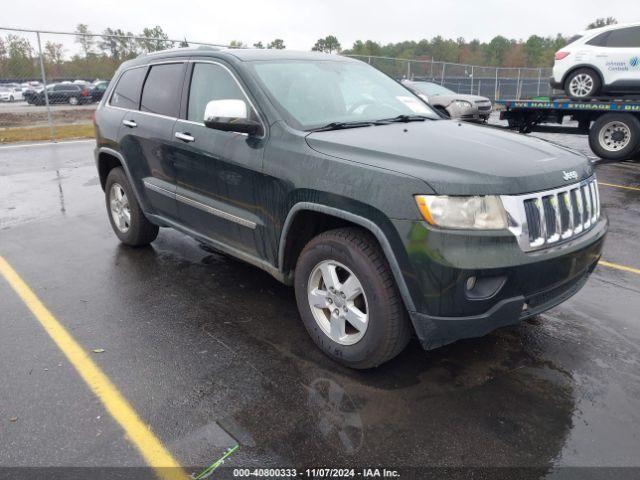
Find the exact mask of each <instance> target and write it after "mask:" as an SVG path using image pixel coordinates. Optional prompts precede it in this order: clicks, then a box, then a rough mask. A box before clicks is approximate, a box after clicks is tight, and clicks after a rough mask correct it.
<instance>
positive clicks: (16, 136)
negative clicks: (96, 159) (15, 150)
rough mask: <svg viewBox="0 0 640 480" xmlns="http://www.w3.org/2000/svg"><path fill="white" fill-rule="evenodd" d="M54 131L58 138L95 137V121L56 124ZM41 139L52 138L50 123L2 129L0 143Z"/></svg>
mask: <svg viewBox="0 0 640 480" xmlns="http://www.w3.org/2000/svg"><path fill="white" fill-rule="evenodd" d="M53 132H54V137H55V139H56V140H65V139H71V138H94V137H95V130H94V128H93V123H78V124H71V125H54V126H53ZM39 140H51V131H50V130H49V126H48V125H43V126H38V127H13V128H7V129H4V130H0V144H2V143H12V142H37V141H39Z"/></svg>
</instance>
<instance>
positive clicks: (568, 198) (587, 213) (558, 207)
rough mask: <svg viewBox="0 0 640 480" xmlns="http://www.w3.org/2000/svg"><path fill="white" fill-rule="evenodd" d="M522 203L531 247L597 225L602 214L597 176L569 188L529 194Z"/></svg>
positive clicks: (568, 236) (539, 245)
mask: <svg viewBox="0 0 640 480" xmlns="http://www.w3.org/2000/svg"><path fill="white" fill-rule="evenodd" d="M521 205H522V206H523V207H524V216H525V219H526V227H527V232H528V247H529V248H528V249H529V250H531V249H534V248H539V247H543V246H544V245H549V244H553V243H555V242H558V241H560V240H566V239H569V238H572V237H575V236H576V235H578V234H580V233H582V232H584V231H586V230H587V229H589V228H591V227H592V226H593V225H595V223H596V221H597V220H598V218H599V217H600V197H599V193H598V186H597V183H596V180H595V178H592V179H590V180H588V181H587V182H582V183H580V184H575V185H571V186H569V187H567V188H566V189H558V190H554V191H550V192H541V193H539V194H537V195H532V196H527V197H526V198H524V200H522V204H521ZM521 208H522V207H521ZM525 238H527V237H525ZM525 241H526V240H525Z"/></svg>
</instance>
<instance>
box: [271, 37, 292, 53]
mask: <svg viewBox="0 0 640 480" xmlns="http://www.w3.org/2000/svg"><path fill="white" fill-rule="evenodd" d="M267 48H273V49H275V50H283V49H285V48H287V47H285V45H284V40H282V39H281V38H276V39H275V40H273V41H272V42H271V43H269V45H267Z"/></svg>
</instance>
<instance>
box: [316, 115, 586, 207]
mask: <svg viewBox="0 0 640 480" xmlns="http://www.w3.org/2000/svg"><path fill="white" fill-rule="evenodd" d="M306 140H307V143H308V145H309V146H310V147H311V148H312V149H314V150H316V151H318V152H320V153H324V154H326V155H330V156H333V157H337V158H341V159H344V160H349V161H353V162H359V163H363V164H367V165H371V166H375V167H379V168H384V169H387V170H392V171H395V172H399V173H403V174H406V175H410V176H412V177H416V178H419V179H421V180H423V181H425V182H426V183H427V184H428V185H429V186H430V187H431V188H432V190H433V192H434V193H437V194H442V195H497V194H502V195H515V194H522V193H530V192H536V191H541V190H547V189H552V188H559V187H562V186H565V185H570V184H572V183H576V182H577V181H578V180H582V179H584V178H587V177H589V176H591V175H592V174H593V168H592V166H591V164H590V163H589V161H588V160H587V158H586V157H585V156H584V155H582V154H579V153H576V152H574V151H572V150H569V149H567V148H564V147H560V146H558V145H555V144H552V143H550V142H546V141H544V140H540V139H537V138H534V137H528V136H525V135H521V134H518V133H514V132H510V131H506V130H499V129H497V128H493V127H487V126H478V125H472V124H468V123H464V122H458V121H455V120H427V121H424V122H412V123H394V124H389V125H380V126H371V127H363V128H351V129H345V130H334V131H328V132H312V133H310V134H309V135H307V137H306ZM573 171H575V172H576V174H577V177H578V179H575V177H574V178H571V177H572V176H573V175H572V174H570V173H569V172H573ZM564 172H567V173H568V174H569V175H565V173H564ZM565 177H568V178H569V180H565ZM413 193H416V194H417V193H430V192H413Z"/></svg>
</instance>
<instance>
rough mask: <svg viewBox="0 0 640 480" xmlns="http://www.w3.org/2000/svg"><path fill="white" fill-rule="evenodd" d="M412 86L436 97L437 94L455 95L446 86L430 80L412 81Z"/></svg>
mask: <svg viewBox="0 0 640 480" xmlns="http://www.w3.org/2000/svg"><path fill="white" fill-rule="evenodd" d="M412 85H413V87H414V88H415V89H416V90H419V91H420V92H421V93H424V94H425V95H429V96H431V97H437V96H438V95H455V92H454V91H452V90H449V89H448V88H445V87H443V86H442V85H438V84H437V83H431V82H413V83H412Z"/></svg>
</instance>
